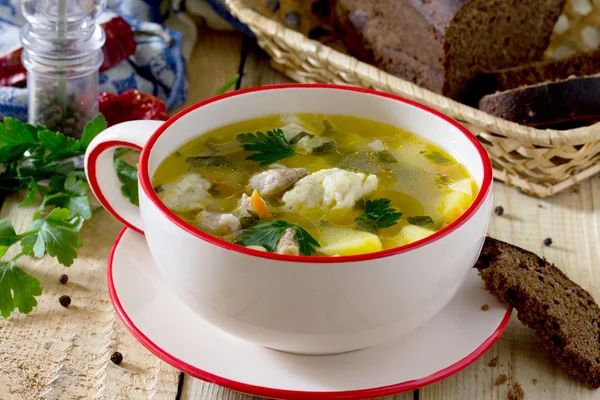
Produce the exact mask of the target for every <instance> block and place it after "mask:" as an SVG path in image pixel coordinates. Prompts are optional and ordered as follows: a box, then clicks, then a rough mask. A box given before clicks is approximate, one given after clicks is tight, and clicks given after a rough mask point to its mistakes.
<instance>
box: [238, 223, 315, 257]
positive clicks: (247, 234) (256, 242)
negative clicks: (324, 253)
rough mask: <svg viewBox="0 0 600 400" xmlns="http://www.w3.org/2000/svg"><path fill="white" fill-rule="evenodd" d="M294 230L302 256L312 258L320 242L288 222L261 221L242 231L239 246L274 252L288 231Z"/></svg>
mask: <svg viewBox="0 0 600 400" xmlns="http://www.w3.org/2000/svg"><path fill="white" fill-rule="evenodd" d="M290 228H292V229H294V230H295V232H296V240H297V241H298V246H299V251H300V254H302V255H305V256H310V255H311V254H313V253H314V252H315V251H316V250H315V246H316V247H319V246H320V245H319V242H317V240H316V239H315V238H314V237H312V236H311V234H310V233H308V232H307V231H306V230H305V229H304V228H302V227H300V226H298V225H294V224H291V223H289V222H287V221H280V220H266V221H260V222H258V223H257V224H255V225H252V226H250V227H248V228H246V229H244V230H242V232H241V234H240V236H239V240H238V242H237V244H239V245H242V246H262V247H264V248H265V249H266V250H267V251H270V252H274V251H275V249H276V248H277V242H278V241H279V239H280V238H281V236H282V235H283V234H284V233H285V231H287V230H288V229H290Z"/></svg>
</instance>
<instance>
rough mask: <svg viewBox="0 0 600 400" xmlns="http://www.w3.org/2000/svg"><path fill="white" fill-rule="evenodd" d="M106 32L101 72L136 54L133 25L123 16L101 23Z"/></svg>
mask: <svg viewBox="0 0 600 400" xmlns="http://www.w3.org/2000/svg"><path fill="white" fill-rule="evenodd" d="M101 26H102V28H104V33H105V34H106V42H104V46H102V52H103V53H104V62H103V63H102V65H101V66H100V72H102V71H106V70H107V69H109V68H111V67H113V66H115V65H117V64H118V63H120V62H121V61H123V60H126V59H127V58H128V57H129V56H131V55H133V54H135V48H136V43H135V36H134V33H133V31H132V30H131V27H130V26H129V24H128V23H127V21H125V20H124V19H123V18H121V17H115V18H112V19H110V20H109V21H107V22H105V23H103V24H101Z"/></svg>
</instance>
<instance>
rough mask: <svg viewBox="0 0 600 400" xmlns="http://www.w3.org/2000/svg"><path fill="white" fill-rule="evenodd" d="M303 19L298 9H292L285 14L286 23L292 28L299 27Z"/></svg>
mask: <svg viewBox="0 0 600 400" xmlns="http://www.w3.org/2000/svg"><path fill="white" fill-rule="evenodd" d="M301 20H302V16H301V15H300V14H299V13H297V12H296V11H291V12H289V13H286V14H285V23H286V24H288V25H289V26H290V27H291V28H298V27H299V26H300V21H301Z"/></svg>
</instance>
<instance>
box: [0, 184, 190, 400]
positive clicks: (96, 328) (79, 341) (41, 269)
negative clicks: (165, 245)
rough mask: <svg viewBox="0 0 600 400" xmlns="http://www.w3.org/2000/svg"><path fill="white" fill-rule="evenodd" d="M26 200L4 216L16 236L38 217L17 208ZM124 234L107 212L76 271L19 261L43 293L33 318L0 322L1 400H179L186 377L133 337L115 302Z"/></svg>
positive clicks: (93, 223) (11, 201) (9, 203)
mask: <svg viewBox="0 0 600 400" xmlns="http://www.w3.org/2000/svg"><path fill="white" fill-rule="evenodd" d="M21 200H22V196H21V197H20V196H19V195H11V196H9V197H8V198H7V200H6V201H5V203H4V206H3V207H2V211H1V212H0V217H1V218H5V217H8V218H10V219H11V221H12V222H13V224H14V226H15V229H16V231H17V232H22V231H24V230H25V229H26V228H27V226H28V225H29V224H30V223H31V221H32V216H33V212H34V210H33V209H31V208H18V207H17V205H18V204H19V202H20V201H21ZM120 229H121V225H120V224H119V223H118V222H117V221H116V220H115V219H114V218H112V217H111V216H110V215H109V214H108V213H107V212H105V211H100V212H99V213H98V214H97V215H95V216H94V218H93V219H92V220H90V221H88V222H86V224H85V226H84V228H83V229H82V231H81V235H80V237H81V239H82V241H83V243H84V246H83V247H82V248H81V249H80V250H79V251H78V253H79V257H78V258H77V259H76V260H75V263H74V264H73V265H72V266H71V267H70V268H66V267H64V266H62V265H60V264H58V263H57V262H56V261H55V259H54V258H50V257H45V258H43V259H41V260H37V259H33V258H28V257H23V258H21V259H20V260H19V262H18V264H19V266H20V267H22V268H23V269H24V270H25V271H26V272H28V273H29V274H31V275H33V276H34V277H36V278H38V279H39V280H40V281H41V284H42V287H43V294H42V296H40V297H38V302H39V304H38V307H37V308H36V309H35V310H33V312H32V313H30V314H29V315H19V314H18V313H17V314H16V315H15V314H13V316H12V317H11V318H9V319H8V320H0V371H2V373H1V374H0V399H1V400H12V399H41V398H44V399H67V398H68V399H83V398H96V397H98V398H103V399H147V398H148V397H150V396H153V398H154V399H165V400H173V399H174V398H175V396H176V394H177V384H178V380H179V372H178V371H176V370H175V369H174V368H172V367H170V366H168V365H167V364H165V363H163V362H162V361H160V360H159V359H158V358H156V357H155V356H154V355H152V354H151V353H150V352H149V351H147V350H146V349H145V348H144V347H143V346H142V345H140V344H139V343H138V342H137V341H136V340H135V339H134V337H133V336H131V335H130V334H129V332H127V330H126V328H125V326H124V325H123V324H122V323H121V322H120V321H119V319H118V317H117V316H116V314H115V312H114V311H113V308H112V306H111V303H110V300H109V297H108V290H107V286H106V260H107V257H108V254H109V253H110V248H111V245H112V243H113V242H114V240H115V237H116V236H117V233H118V232H119V231H120ZM12 250H13V249H11V251H12ZM15 250H16V249H15ZM63 273H66V274H68V276H69V282H68V283H67V284H66V285H61V284H60V283H59V282H58V277H59V276H60V275H61V274H63ZM63 294H66V295H69V296H71V299H72V303H71V305H70V306H69V308H63V307H62V306H61V305H60V304H59V302H58V298H59V297H60V296H61V295H63ZM114 351H119V352H121V353H122V354H123V358H124V362H123V363H122V364H121V365H120V366H117V365H114V364H113V363H112V362H110V355H111V354H112V353H113V352H114Z"/></svg>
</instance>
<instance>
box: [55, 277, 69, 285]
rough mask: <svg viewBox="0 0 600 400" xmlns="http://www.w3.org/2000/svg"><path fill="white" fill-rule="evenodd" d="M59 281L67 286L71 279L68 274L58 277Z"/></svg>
mask: <svg viewBox="0 0 600 400" xmlns="http://www.w3.org/2000/svg"><path fill="white" fill-rule="evenodd" d="M58 281H59V282H60V283H62V284H63V285H65V284H66V283H67V282H69V277H68V276H67V274H62V275H61V276H59V277H58Z"/></svg>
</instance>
